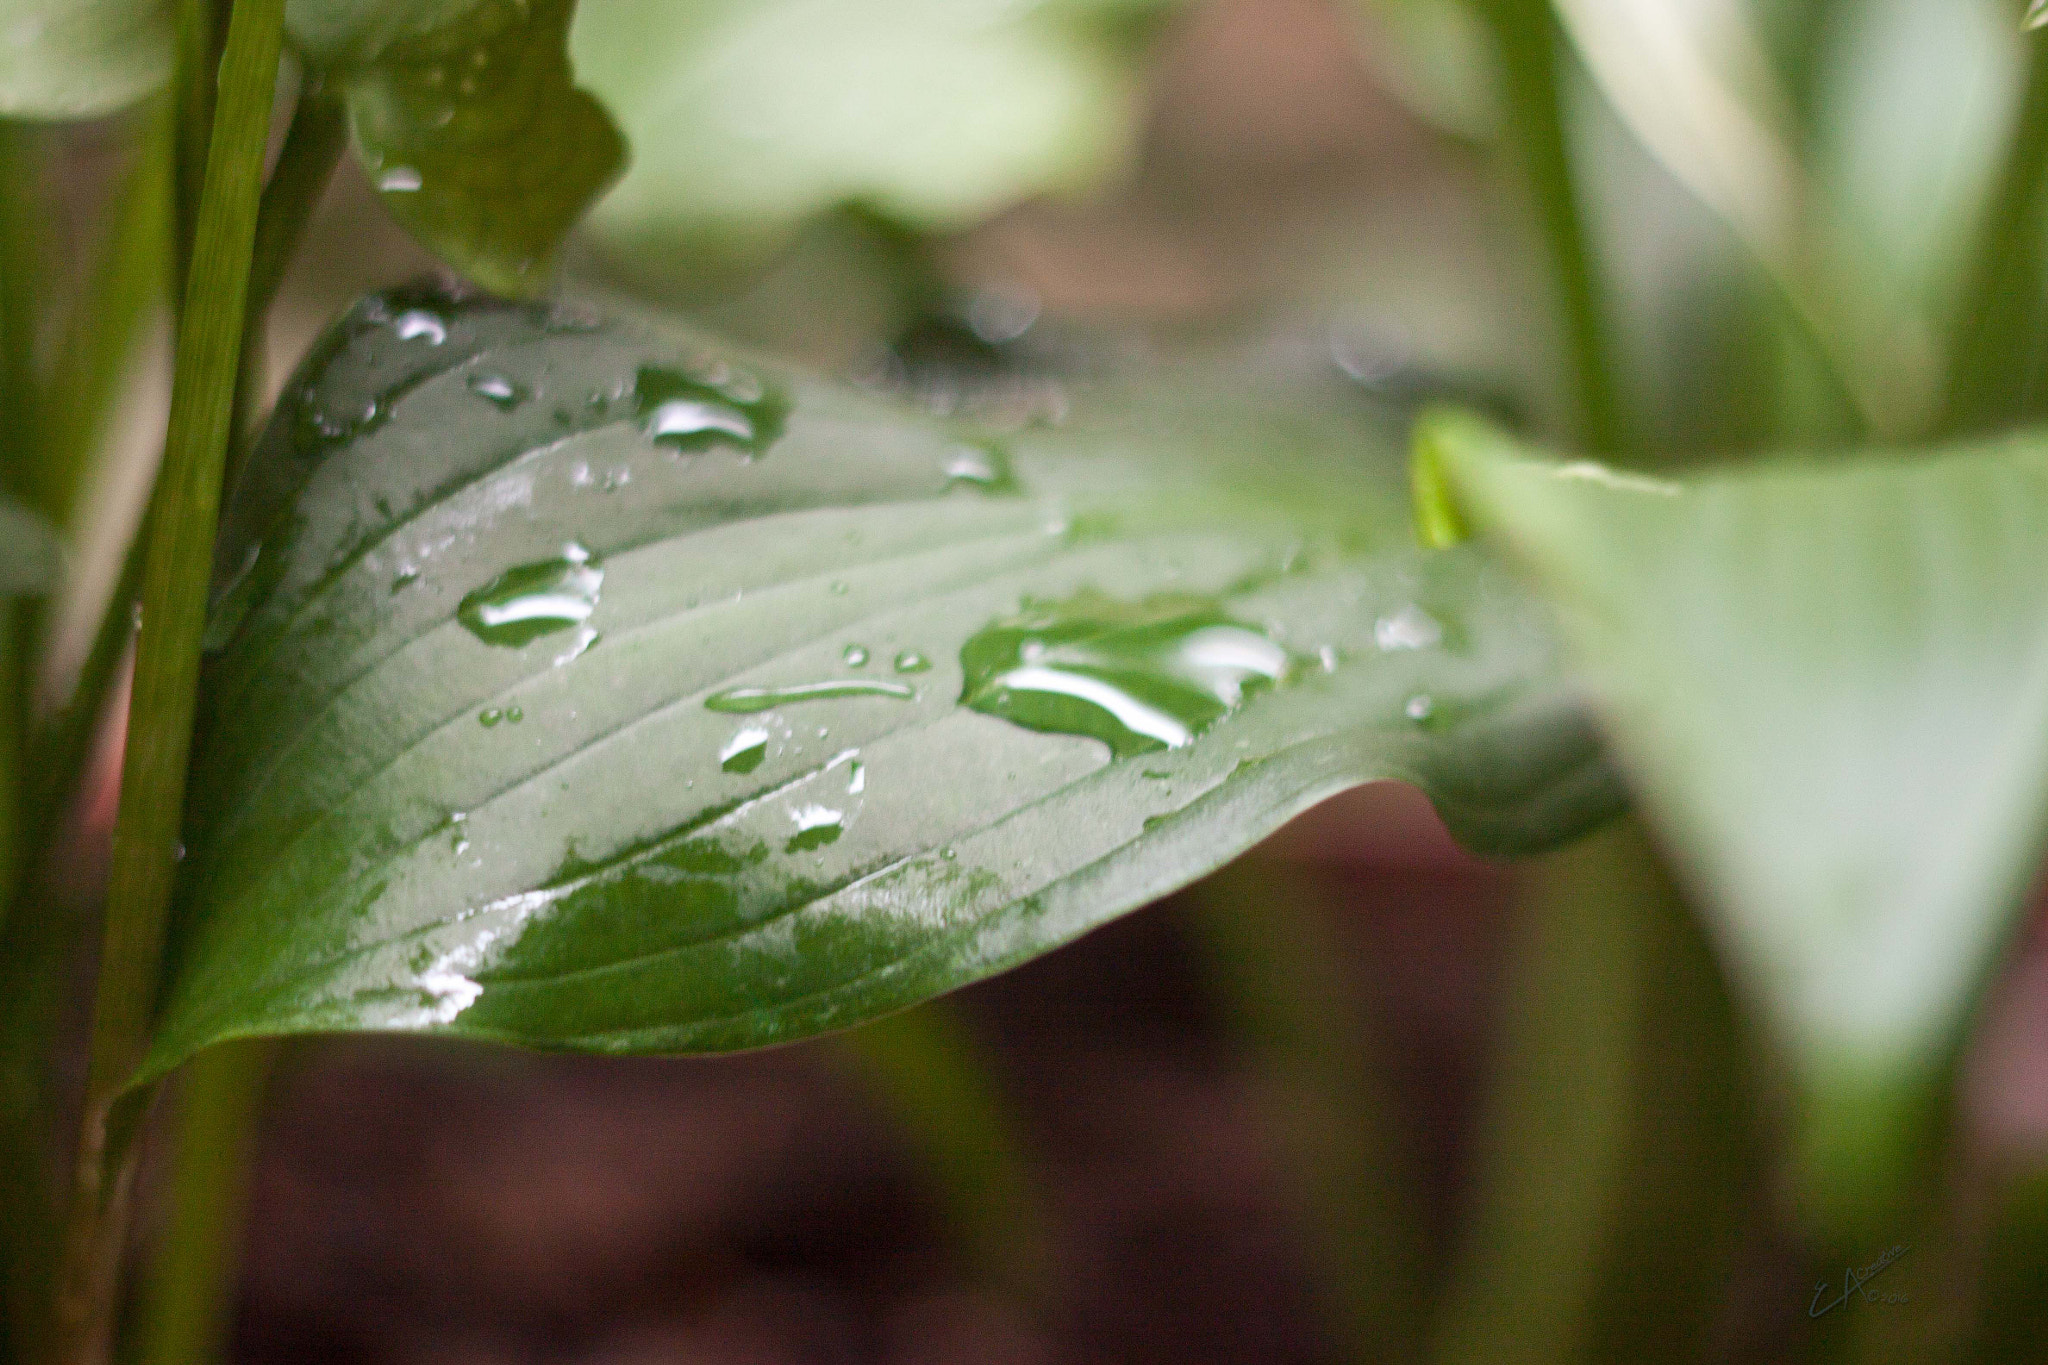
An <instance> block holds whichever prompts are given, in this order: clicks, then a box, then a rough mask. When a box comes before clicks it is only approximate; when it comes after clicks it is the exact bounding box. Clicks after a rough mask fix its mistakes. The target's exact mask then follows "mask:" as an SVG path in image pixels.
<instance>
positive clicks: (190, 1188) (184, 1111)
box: [134, 1040, 277, 1365]
mask: <svg viewBox="0 0 2048 1365" xmlns="http://www.w3.org/2000/svg"><path fill="white" fill-rule="evenodd" d="M276 1052H277V1045H276V1044H275V1043H273V1042H270V1041H268V1040H259V1041H253V1042H236V1043H227V1044H224V1045H222V1046H220V1047H216V1048H210V1049H208V1050H207V1051H205V1052H202V1053H200V1054H199V1055H198V1056H197V1057H195V1058H193V1059H192V1062H191V1064H190V1065H189V1066H187V1067H186V1068H185V1069H184V1070H183V1071H182V1072H181V1073H180V1074H179V1077H178V1080H177V1082H176V1084H175V1087H174V1094H173V1096H172V1102H173V1104H174V1105H175V1109H176V1119H175V1121H174V1122H173V1124H172V1138H171V1151H170V1182H169V1184H170V1210H169V1216H168V1218H167V1219H166V1220H165V1223H164V1227H163V1230H162V1232H161V1233H160V1234H159V1235H158V1238H157V1242H156V1247H155V1250H154V1252H153V1255H152V1258H151V1261H150V1273H149V1275H148V1277H147V1281H146V1283H145V1285H144V1288H143V1293H142V1299H141V1303H140V1305H139V1307H138V1321H137V1323H136V1328H135V1330H136V1341H137V1351H136V1353H135V1355H134V1359H135V1360H137V1361H138V1362H140V1365H213V1362H215V1361H217V1360H219V1359H220V1358H221V1348H222V1346H223V1345H224V1344H225V1342H226V1338H227V1331H228V1325H229V1320H230V1317H231V1314H232V1312H233V1307H234V1290H235V1267H236V1262H237V1255H236V1252H237V1250H238V1249H239V1246H240V1242H241V1233H242V1228H243V1222H244V1214H245V1212H246V1210H247V1208H248V1201H249V1177H250V1168H251V1166H252V1165H253V1164H254V1161H255V1155H256V1121H257V1118H258V1117H259V1116H260V1114H261V1113H262V1107H263V1106H262V1098H263V1092H264V1089H265V1085H266V1082H267V1081H268V1079H269V1077H270V1071H271V1065H272V1062H273V1061H274V1060H275V1057H276Z"/></svg>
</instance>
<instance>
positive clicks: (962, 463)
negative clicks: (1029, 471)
mask: <svg viewBox="0 0 2048 1365" xmlns="http://www.w3.org/2000/svg"><path fill="white" fill-rule="evenodd" d="M946 481H947V482H948V483H949V484H965V485H967V486H969V487H971V488H975V489H977V490H979V491H981V492H984V493H1008V492H1013V491H1015V489H1016V487H1017V480H1016V476H1015V475H1013V474H1012V473H1011V471H1010V458H1009V456H1008V455H1006V454H1005V453H1004V452H1003V451H1002V450H1000V449H998V448H997V447H995V446H970V445H960V446H955V447H953V449H952V450H951V451H950V452H949V453H948V454H947V457H946Z"/></svg>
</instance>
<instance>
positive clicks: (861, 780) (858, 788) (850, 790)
mask: <svg viewBox="0 0 2048 1365" xmlns="http://www.w3.org/2000/svg"><path fill="white" fill-rule="evenodd" d="M867 789H868V765H867V764H865V763H855V764H854V765H853V766H852V767H851V768H850V769H848V770H847V773H846V794H847V795H848V796H859V795H860V794H861V793H862V792H864V791H866V790H867Z"/></svg>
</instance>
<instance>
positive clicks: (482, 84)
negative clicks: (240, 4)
mask: <svg viewBox="0 0 2048 1365" xmlns="http://www.w3.org/2000/svg"><path fill="white" fill-rule="evenodd" d="M574 9H575V0H435V2H434V3H430V4H425V5H402V4H397V3H394V2H393V0H295V3H293V4H292V5H291V7H290V10H289V16H290V21H291V26H292V30H291V31H292V36H293V40H294V42H295V43H296V44H297V45H298V47H299V49H300V50H301V51H302V52H303V53H304V54H305V55H306V57H307V58H308V60H309V61H310V62H311V63H312V64H313V65H314V66H315V68H316V69H317V70H318V71H319V72H320V73H321V76H322V78H323V79H325V80H326V81H328V82H329V83H330V84H332V85H333V86H335V87H336V88H337V89H338V90H339V91H340V92H341V94H342V96H343V98H344V99H345V100H346V101H347V105H348V111H349V121H350V127H351V129H352V132H353V137H354V142H355V148H356V155H357V157H358V158H359V159H360V160H361V162H362V164H363V167H364V169H365V171H367V172H368V174H369V176H370V180H371V182H372V183H373V184H374V185H375V186H376V187H377V190H378V192H379V193H380V195H381V196H382V198H383V200H384V203H385V205H386V206H387V207H388V208H389V209H390V210H391V213H392V215H393V216H394V217H396V218H397V219H398V220H399V222H401V223H403V224H404V225H405V227H406V228H407V229H408V230H409V231H410V232H412V233H413V235H414V236H416V237H418V238H419V239H420V241H421V242H422V243H423V244H425V245H426V246H427V247H428V249H429V250H431V251H433V252H434V253H435V254H436V255H438V256H440V257H441V258H442V259H443V260H445V261H447V262H448V263H449V264H450V265H452V266H454V267H455V268H456V269H458V270H460V271H461V272H462V273H463V274H465V275H467V276H468V277H469V278H471V279H473V280H475V281H476V282H477V283H479V284H481V285H483V286H484V287H486V288H488V289H490V290H493V291H494V292H497V293H500V294H506V295H513V296H521V295H528V294H532V293H535V292H537V291H538V290H539V289H540V288H542V287H543V286H544V285H545V284H546V283H547V280H548V276H549V274H550V271H551V267H552V263H553V260H554V256H555V252H556V249H557V247H558V246H559V245H560V243H561V240H562V238H563V237H564V236H565V235H566V234H567V233H568V231H569V229H570V228H571V227H572V226H574V225H575V223H576V221H577V219H578V218H580V217H581V216H582V215H583V212H584V210H585V209H587V208H588V207H589V206H590V205H591V203H592V202H593V201H595V199H596V198H597V196H598V195H599V194H600V193H601V192H602V191H603V190H604V188H605V187H606V186H607V185H609V184H610V183H611V182H612V180H613V179H614V178H615V177H616V176H617V175H618V174H619V171H620V169H621V168H622V167H623V166H624V164H625V144H624V142H623V141H622V140H621V138H620V137H619V134H618V131H617V130H616V129H615V128H613V126H612V124H611V120H610V119H609V118H607V117H606V115H605V113H604V110H603V109H602V108H600V107H599V105H598V104H597V102H596V101H595V100H594V99H592V98H591V97H590V96H589V95H588V94H586V93H584V92H583V91H581V90H579V89H577V88H576V85H575V79H574V74H573V73H572V71H571V70H570V66H569V58H568V53H567V51H566V44H567V42H568V28H569V21H570V18H571V16H572V14H573V12H574Z"/></svg>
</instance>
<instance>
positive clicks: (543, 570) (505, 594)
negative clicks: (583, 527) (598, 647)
mask: <svg viewBox="0 0 2048 1365" xmlns="http://www.w3.org/2000/svg"><path fill="white" fill-rule="evenodd" d="M603 586H604V569H603V568H602V567H600V566H599V565H598V564H597V563H595V562H594V561H593V560H592V559H591V557H590V552H589V551H588V550H586V549H584V548H583V547H582V546H581V545H577V544H574V543H571V544H569V545H565V546H563V547H562V553H561V555H560V556H559V557H557V558H555V559H543V560H540V561H539V562H537V563H533V564H521V565H518V566H516V567H514V568H510V569H507V570H506V571H505V572H504V573H501V574H499V575H498V576H497V577H496V578H494V579H492V580H491V581H490V582H488V583H486V584H484V585H483V586H482V587H481V588H478V589H477V590H476V591H475V592H473V593H471V594H470V595H469V596H467V597H465V598H463V599H462V605H461V606H460V607H458V608H457V609H456V619H457V620H459V621H461V622H462V624H463V626H464V627H465V628H467V629H468V631H469V633H470V634H472V635H474V636H476V638H477V639H479V640H482V641H483V642H484V643H485V644H487V645H498V646H501V647H503V648H507V649H518V648H521V647H522V646H525V645H527V644H530V643H532V642H533V641H535V640H538V639H539V638H540V637H541V636H543V635H552V634H554V633H555V632H556V631H558V630H568V629H569V628H571V627H572V626H580V625H582V624H583V623H584V622H585V621H587V620H589V619H590V614H591V613H592V612H594V611H596V610H597V600H598V593H599V591H600V590H601V589H602V588H603ZM594 639H595V637H593V640H594Z"/></svg>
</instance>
